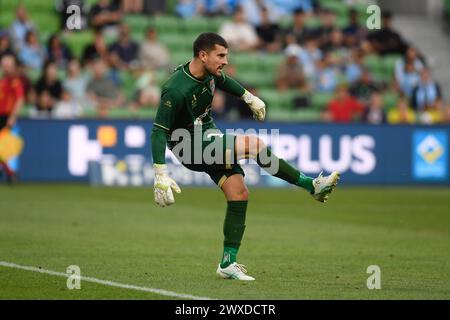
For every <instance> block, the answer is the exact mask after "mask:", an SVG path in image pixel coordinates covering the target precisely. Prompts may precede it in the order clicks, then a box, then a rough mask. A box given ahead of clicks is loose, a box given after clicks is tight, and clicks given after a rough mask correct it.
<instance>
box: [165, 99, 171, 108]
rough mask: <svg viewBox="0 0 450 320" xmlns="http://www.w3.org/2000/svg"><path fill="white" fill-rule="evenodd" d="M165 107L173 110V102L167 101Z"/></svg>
mask: <svg viewBox="0 0 450 320" xmlns="http://www.w3.org/2000/svg"><path fill="white" fill-rule="evenodd" d="M164 105H165V106H166V107H169V108H172V102H171V101H170V100H167V101H166V102H164Z"/></svg>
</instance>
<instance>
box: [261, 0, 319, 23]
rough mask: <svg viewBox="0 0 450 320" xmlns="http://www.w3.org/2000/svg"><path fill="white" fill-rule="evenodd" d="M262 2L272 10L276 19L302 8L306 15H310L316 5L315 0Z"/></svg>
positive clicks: (272, 0)
mask: <svg viewBox="0 0 450 320" xmlns="http://www.w3.org/2000/svg"><path fill="white" fill-rule="evenodd" d="M264 4H265V5H266V6H268V7H269V8H270V11H274V13H273V15H274V17H276V18H277V19H278V20H279V19H283V18H286V17H288V16H290V15H292V14H293V13H294V12H295V11H296V10H302V11H303V12H304V13H305V14H306V15H307V16H312V15H313V13H314V9H315V8H317V7H318V3H317V0H267V1H264Z"/></svg>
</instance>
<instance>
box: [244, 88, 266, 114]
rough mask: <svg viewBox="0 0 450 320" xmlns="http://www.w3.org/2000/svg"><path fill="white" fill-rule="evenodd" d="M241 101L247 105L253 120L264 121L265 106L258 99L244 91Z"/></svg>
mask: <svg viewBox="0 0 450 320" xmlns="http://www.w3.org/2000/svg"><path fill="white" fill-rule="evenodd" d="M241 99H242V100H244V101H245V103H246V104H248V106H249V108H250V110H252V112H253V118H254V119H257V120H259V121H264V118H265V117H266V105H265V103H264V102H263V101H262V100H261V99H260V98H258V97H257V96H254V95H253V94H251V93H250V92H248V91H247V90H245V92H244V94H243V95H242V97H241Z"/></svg>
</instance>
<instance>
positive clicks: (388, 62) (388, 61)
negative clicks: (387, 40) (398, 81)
mask: <svg viewBox="0 0 450 320" xmlns="http://www.w3.org/2000/svg"><path fill="white" fill-rule="evenodd" d="M401 58H402V55H401V54H388V55H386V56H384V57H383V63H384V71H385V72H386V73H388V74H390V75H393V74H394V70H395V64H396V63H397V61H398V60H399V59H401Z"/></svg>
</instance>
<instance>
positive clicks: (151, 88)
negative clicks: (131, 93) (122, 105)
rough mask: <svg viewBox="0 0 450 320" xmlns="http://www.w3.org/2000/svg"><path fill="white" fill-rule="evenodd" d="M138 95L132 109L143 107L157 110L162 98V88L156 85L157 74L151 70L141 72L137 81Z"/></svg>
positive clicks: (136, 94)
mask: <svg viewBox="0 0 450 320" xmlns="http://www.w3.org/2000/svg"><path fill="white" fill-rule="evenodd" d="M136 88H137V90H136V93H135V97H134V101H133V102H132V104H131V108H132V109H139V108H142V107H152V108H156V107H157V106H158V104H159V101H160V97H161V88H160V87H159V86H158V85H157V84H156V81H155V74H154V73H153V72H152V71H150V70H144V71H143V72H140V74H139V76H138V79H137V81H136Z"/></svg>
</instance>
